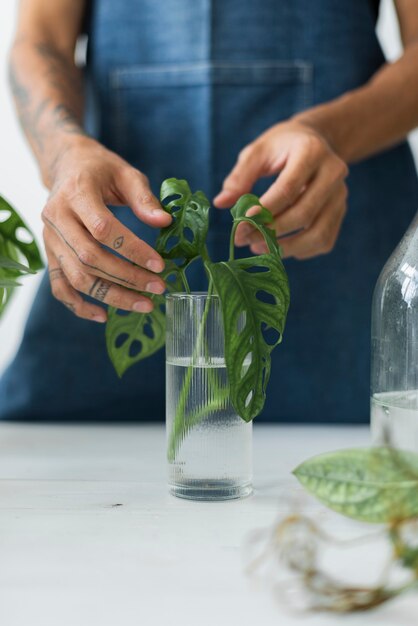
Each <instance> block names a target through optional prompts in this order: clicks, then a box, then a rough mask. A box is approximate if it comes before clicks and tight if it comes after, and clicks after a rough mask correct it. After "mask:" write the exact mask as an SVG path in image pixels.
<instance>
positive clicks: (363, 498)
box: [293, 447, 418, 523]
mask: <svg viewBox="0 0 418 626" xmlns="http://www.w3.org/2000/svg"><path fill="white" fill-rule="evenodd" d="M293 474H294V475H295V476H296V478H297V479H298V480H299V482H300V483H302V485H303V486H304V487H305V488H306V489H307V490H308V491H309V492H310V493H312V494H313V495H314V496H316V498H318V499H319V500H320V501H321V502H323V503H324V504H325V505H326V506H328V507H329V508H330V509H333V510H334V511H338V512H339V513H342V514H343V515H346V516H348V517H353V518H354V519H357V520H361V521H365V522H374V523H390V522H394V521H396V520H399V519H406V518H409V517H416V516H418V497H417V494H418V455H417V454H415V453H413V452H408V451H404V450H394V449H391V448H377V447H376V448H357V449H352V450H341V451H337V452H327V453H325V454H320V455H318V456H315V457H313V458H311V459H308V460H307V461H304V462H303V463H302V464H301V465H299V467H297V468H296V469H295V470H294V471H293Z"/></svg>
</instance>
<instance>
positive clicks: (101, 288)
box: [89, 278, 112, 302]
mask: <svg viewBox="0 0 418 626" xmlns="http://www.w3.org/2000/svg"><path fill="white" fill-rule="evenodd" d="M111 286H112V283H108V282H106V281H105V280H102V279H101V278H97V279H96V280H95V281H94V283H93V284H92V286H91V289H90V291H89V296H92V297H93V298H95V299H96V300H99V302H104V299H105V298H106V296H107V292H108V291H109V289H110V288H111Z"/></svg>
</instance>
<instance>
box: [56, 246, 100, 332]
mask: <svg viewBox="0 0 418 626" xmlns="http://www.w3.org/2000/svg"><path fill="white" fill-rule="evenodd" d="M46 254H47V258H48V264H49V270H48V271H49V280H50V283H51V291H52V295H53V296H54V298H56V299H57V300H59V301H60V302H61V303H62V304H63V305H64V306H66V307H67V309H69V310H70V311H71V312H72V313H74V314H75V315H77V317H81V318H83V319H86V320H91V321H93V322H99V323H104V322H106V320H107V313H106V311H105V310H104V309H102V308H101V307H99V306H96V305H95V304H92V303H90V302H86V301H85V300H83V298H82V297H81V296H80V294H79V293H78V292H77V291H76V290H75V289H73V287H71V285H70V283H69V282H68V280H67V278H66V276H65V274H64V270H63V269H62V268H61V266H60V263H59V260H58V259H57V257H56V256H55V255H54V254H53V252H52V251H51V250H48V248H47V250H46Z"/></svg>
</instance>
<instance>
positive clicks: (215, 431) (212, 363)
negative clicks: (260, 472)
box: [166, 293, 252, 500]
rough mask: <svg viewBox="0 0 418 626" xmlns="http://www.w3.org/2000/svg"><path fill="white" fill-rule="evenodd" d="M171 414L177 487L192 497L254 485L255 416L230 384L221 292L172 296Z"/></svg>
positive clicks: (170, 453) (237, 493) (230, 494)
mask: <svg viewBox="0 0 418 626" xmlns="http://www.w3.org/2000/svg"><path fill="white" fill-rule="evenodd" d="M166 320H167V329H166V403H167V409H166V417H167V423H166V427H167V459H168V470H169V477H168V481H169V489H170V492H171V493H172V494H173V495H175V496H178V497H181V498H189V499H192V500H226V499H230V498H241V497H244V496H247V495H249V494H250V493H251V492H252V424H251V423H249V424H247V423H246V422H244V420H242V419H241V418H240V417H239V416H238V415H237V414H236V412H235V410H234V408H233V406H232V404H231V402H230V394H229V387H228V376H227V369H226V365H225V357H224V333H223V324H222V315H221V309H220V303H219V299H218V297H217V296H215V295H208V294H207V293H191V294H186V293H178V294H170V295H168V296H167V301H166Z"/></svg>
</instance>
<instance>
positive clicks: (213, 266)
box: [207, 254, 289, 422]
mask: <svg viewBox="0 0 418 626" xmlns="http://www.w3.org/2000/svg"><path fill="white" fill-rule="evenodd" d="M207 268H208V271H209V273H210V276H211V278H212V280H213V284H214V287H215V290H216V292H217V293H218V295H219V298H220V304H221V308H222V317H223V324H224V333H225V362H226V367H227V372H228V381H229V386H230V393H231V401H232V404H233V406H234V408H235V410H236V411H237V413H238V415H240V416H241V417H242V419H244V420H245V421H246V422H249V421H250V420H252V419H253V418H254V417H255V416H256V415H258V414H259V413H260V411H261V410H262V408H263V406H264V402H265V398H266V387H267V383H268V380H269V376H270V366H271V357H270V353H271V351H272V350H273V348H274V347H275V346H276V345H277V344H278V343H280V341H281V339H282V333H283V330H284V326H285V322H286V315H287V310H288V307H289V285H288V280H287V275H286V272H285V270H284V267H283V264H282V262H281V259H280V256H279V255H278V254H265V255H260V256H258V257H251V258H246V259H236V260H231V261H225V262H220V263H208V264H207ZM272 334H273V337H271V335H272Z"/></svg>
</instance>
